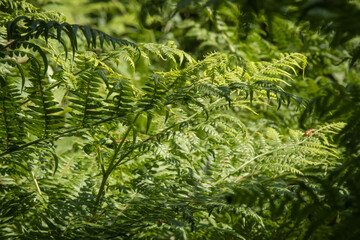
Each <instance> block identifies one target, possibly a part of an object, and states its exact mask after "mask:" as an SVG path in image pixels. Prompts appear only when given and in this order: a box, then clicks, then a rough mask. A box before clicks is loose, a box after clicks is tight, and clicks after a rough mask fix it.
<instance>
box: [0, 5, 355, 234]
mask: <svg viewBox="0 0 360 240" xmlns="http://www.w3.org/2000/svg"><path fill="white" fill-rule="evenodd" d="M0 7H1V9H2V11H3V15H4V19H6V20H7V21H6V23H5V22H1V24H2V25H1V29H0V31H1V32H0V34H1V35H0V40H1V42H0V72H1V76H0V229H1V231H0V236H1V237H3V238H8V239H16V238H24V239H34V238H35V239H36V238H39V239H45V238H49V239H60V238H61V239H76V238H84V239H106V238H109V239H152V238H160V239H170V238H173V237H175V238H176V239H182V238H183V239H187V238H189V239H214V238H221V239H230V238H239V239H297V238H298V237H300V238H305V239H306V238H309V237H310V236H313V235H319V236H327V235H326V231H327V229H328V228H329V226H330V225H329V224H332V223H333V221H335V222H336V221H338V219H341V216H336V214H335V212H334V211H332V212H331V214H329V215H326V213H327V210H328V208H329V206H333V205H335V203H337V202H338V201H339V206H338V207H339V209H340V208H341V207H343V206H344V204H340V201H342V199H341V198H342V197H344V198H346V196H345V195H346V194H338V193H337V192H336V191H335V190H337V189H335V188H333V186H330V185H329V184H330V183H328V182H327V181H326V180H327V179H329V178H331V177H332V176H335V177H334V178H335V179H336V181H338V178H341V177H342V175H341V174H346V173H347V172H346V171H350V170H343V169H342V170H341V168H346V166H343V165H341V163H342V161H343V160H344V155H342V154H341V151H342V149H340V148H338V147H337V146H336V145H335V141H334V139H335V140H336V138H335V136H336V135H337V134H338V133H339V132H340V134H342V135H343V136H348V135H347V134H349V132H350V131H349V124H347V125H346V123H343V122H342V121H346V120H347V119H346V118H340V119H336V120H337V121H332V122H330V123H317V124H316V125H313V126H311V127H312V128H311V129H309V130H308V131H304V130H299V129H295V128H293V125H291V124H289V125H290V126H287V127H283V126H284V125H286V121H290V120H286V119H285V118H284V119H283V122H276V121H274V119H279V118H281V114H283V113H284V112H286V111H290V112H291V114H295V113H296V111H295V109H298V108H300V109H303V108H304V107H306V106H307V104H308V100H307V99H305V98H303V97H300V96H297V95H296V94H294V93H293V91H295V90H297V89H296V86H297V85H296V84H298V83H299V82H301V81H303V78H304V74H305V73H304V71H305V67H306V65H307V59H306V57H305V56H304V55H303V54H300V53H298V52H290V51H289V52H288V53H287V52H286V53H285V52H278V53H272V54H269V56H268V57H267V58H261V59H262V60H263V61H262V60H256V61H254V59H252V58H251V54H239V49H240V48H239V46H236V49H233V51H231V49H230V51H227V50H226V51H210V52H208V53H207V54H205V55H204V56H201V57H199V58H198V57H196V56H192V55H190V54H189V53H186V52H185V51H183V50H181V49H179V48H178V47H177V45H176V43H175V42H174V41H168V42H166V43H164V44H159V43H138V44H135V43H133V42H132V41H129V40H125V39H120V38H117V37H114V36H111V35H108V34H107V33H105V32H103V31H100V30H97V29H94V28H91V27H89V26H86V25H77V24H69V23H66V22H64V21H63V19H62V18H61V17H59V15H58V14H56V13H52V12H39V10H38V9H36V8H35V7H33V6H32V5H31V4H29V3H26V2H24V1H11V0H6V1H4V3H1V4H0ZM207 7H208V6H207ZM40 13H41V14H40ZM221 13H224V12H221ZM212 14H213V15H212ZM212 14H211V15H209V16H210V18H211V16H214V17H216V14H215V13H212ZM233 14H235V15H236V14H238V11H235V12H233ZM143 20H144V21H145V20H146V19H143ZM212 20H213V21H216V19H212ZM281 23H282V22H281ZM282 24H283V23H282ZM217 27H219V25H217ZM238 27H239V26H238ZM229 32H231V31H230V29H227V30H226V32H225V35H226V34H229ZM254 36H259V35H256V34H255V35H254ZM224 39H227V40H228V41H230V42H231V41H232V38H231V37H229V36H227V35H226V36H225V38H224ZM257 41H259V42H258V44H259V45H261V44H262V43H261V42H260V38H257ZM217 44H218V43H217ZM241 47H244V46H241ZM248 48H249V49H250V48H251V46H250V47H248ZM68 49H71V51H68ZM219 49H221V48H219ZM311 104H314V103H313V102H311ZM310 106H313V105H310ZM279 109H280V111H279V112H280V113H281V114H278V115H279V116H280V117H279V116H278V117H277V118H276V117H268V116H269V115H270V116H271V115H272V114H273V115H276V113H277V112H276V111H277V110H279ZM283 109H286V110H283ZM281 111H282V112H281ZM306 113H309V114H313V113H311V109H310V108H308V110H307V112H306ZM354 115H355V114H354ZM304 119H309V117H308V116H306V115H304ZM354 121H356V119H355V120H354ZM290 122H291V121H290ZM344 127H345V128H344ZM344 129H345V130H344ZM356 129H357V128H356ZM352 144H354V143H353V142H352ZM346 146H347V147H348V148H349V144H348V145H346ZM351 146H353V145H351ZM352 151H353V150H352ZM354 154H356V153H354ZM337 169H340V170H339V171H340V173H339V174H338V175H336V174H337V172H336V170H337ZM329 173H331V174H330V175H329ZM346 180H348V178H346ZM349 186H350V187H352V186H353V185H351V184H349ZM339 188H340V187H339ZM340 190H342V191H344V192H346V191H348V189H347V188H344V189H340ZM332 194H333V195H332ZM330 196H335V197H336V200H332V199H330ZM344 201H346V200H344ZM340 205H341V206H340ZM324 219H325V220H324ZM324 232H325V233H324Z"/></svg>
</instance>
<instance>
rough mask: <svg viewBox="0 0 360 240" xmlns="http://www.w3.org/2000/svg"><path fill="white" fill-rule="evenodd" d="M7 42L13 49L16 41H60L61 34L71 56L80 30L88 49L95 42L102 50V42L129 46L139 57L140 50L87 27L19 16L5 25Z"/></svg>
mask: <svg viewBox="0 0 360 240" xmlns="http://www.w3.org/2000/svg"><path fill="white" fill-rule="evenodd" d="M20 22H24V24H23V26H19V23H20ZM6 28H7V36H8V41H12V42H11V43H9V44H8V46H6V47H10V48H14V47H15V46H13V45H15V44H16V43H17V41H29V40H30V39H32V38H39V37H44V39H45V41H46V42H47V41H48V38H55V39H57V40H58V41H61V37H62V34H63V33H65V34H66V35H67V36H68V38H69V40H70V43H71V48H72V51H73V55H75V51H76V50H77V49H78V40H77V36H78V30H79V29H80V30H81V31H82V33H83V35H84V36H85V39H86V42H87V44H88V47H92V48H96V45H97V42H98V41H99V42H100V47H101V48H103V46H104V42H106V43H107V44H108V45H112V46H113V47H114V48H115V47H116V45H119V46H120V47H121V46H131V47H133V48H135V49H137V50H138V52H139V57H140V50H139V49H138V47H137V45H135V44H134V43H132V42H129V41H126V40H122V39H118V38H115V37H112V36H110V35H108V34H106V33H104V32H102V31H99V30H97V29H92V28H90V27H89V26H82V25H77V24H74V25H71V24H69V23H66V22H65V23H59V22H57V21H55V20H53V21H49V22H46V21H44V20H42V19H34V20H32V19H30V18H28V17H27V16H20V17H18V18H16V19H15V20H14V21H10V22H8V23H7V25H6ZM54 31H56V34H55V33H54Z"/></svg>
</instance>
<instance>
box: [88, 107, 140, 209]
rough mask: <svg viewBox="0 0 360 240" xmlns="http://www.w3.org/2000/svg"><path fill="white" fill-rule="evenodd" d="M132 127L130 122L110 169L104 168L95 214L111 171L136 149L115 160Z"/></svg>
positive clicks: (136, 117)
mask: <svg viewBox="0 0 360 240" xmlns="http://www.w3.org/2000/svg"><path fill="white" fill-rule="evenodd" d="M140 114H141V112H138V113H137V114H136V116H135V118H134V120H133V123H134V122H136V120H137V119H138V117H139V116H140ZM132 128H133V127H132V124H130V125H129V126H128V128H127V129H126V132H125V134H124V136H123V137H122V140H121V142H120V143H119V145H118V146H117V147H116V149H115V152H114V154H113V157H112V159H111V161H110V164H109V167H108V169H106V171H105V168H104V170H103V177H102V180H101V184H100V188H99V192H98V194H97V196H96V200H95V206H94V210H93V214H94V215H95V214H96V212H97V209H98V206H99V204H100V203H101V198H102V196H103V195H104V191H105V185H106V182H107V179H108V178H109V176H110V174H111V172H112V171H113V170H114V169H115V167H116V166H118V165H119V164H120V163H121V161H122V160H123V159H124V158H125V157H127V156H128V155H129V154H130V153H131V152H132V151H134V149H135V148H132V149H131V150H130V151H129V152H127V153H126V154H124V155H123V156H122V157H120V159H119V160H118V161H117V162H115V160H116V157H117V155H118V154H119V152H120V150H121V148H122V146H123V144H124V142H125V140H126V138H127V136H128V135H129V133H130V131H131V130H132Z"/></svg>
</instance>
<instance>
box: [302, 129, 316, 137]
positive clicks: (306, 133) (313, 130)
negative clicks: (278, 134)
mask: <svg viewBox="0 0 360 240" xmlns="http://www.w3.org/2000/svg"><path fill="white" fill-rule="evenodd" d="M312 132H315V129H309V130H307V131H306V132H305V134H304V136H306V137H308V136H310V134H311V133H312Z"/></svg>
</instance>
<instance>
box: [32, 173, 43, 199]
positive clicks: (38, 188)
mask: <svg viewBox="0 0 360 240" xmlns="http://www.w3.org/2000/svg"><path fill="white" fill-rule="evenodd" d="M30 175H31V179H32V180H33V182H34V184H35V188H36V191H37V192H38V194H39V195H42V192H41V189H40V186H39V184H38V182H37V180H36V178H35V175H34V172H33V171H31V170H30Z"/></svg>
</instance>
